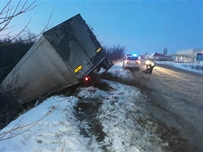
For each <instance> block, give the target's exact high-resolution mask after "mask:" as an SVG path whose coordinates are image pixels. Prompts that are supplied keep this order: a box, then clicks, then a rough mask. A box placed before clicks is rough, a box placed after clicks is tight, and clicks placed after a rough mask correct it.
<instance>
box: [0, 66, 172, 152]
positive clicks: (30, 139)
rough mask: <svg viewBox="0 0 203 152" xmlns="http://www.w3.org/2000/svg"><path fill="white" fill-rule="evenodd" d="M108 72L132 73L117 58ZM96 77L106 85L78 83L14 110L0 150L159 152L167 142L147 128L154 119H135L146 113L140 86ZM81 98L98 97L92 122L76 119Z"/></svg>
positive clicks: (93, 99)
mask: <svg viewBox="0 0 203 152" xmlns="http://www.w3.org/2000/svg"><path fill="white" fill-rule="evenodd" d="M108 72H109V73H111V74H112V75H115V76H118V77H122V78H124V79H133V76H132V75H131V73H130V72H129V71H128V70H123V69H122V65H121V62H120V63H118V64H115V65H114V66H113V67H112V68H111V69H110V70H109V71H108ZM101 83H103V84H106V85H107V86H108V87H107V88H108V89H106V90H105V89H99V88H97V87H87V88H84V87H80V88H78V90H77V92H76V94H75V95H74V96H52V97H50V98H48V99H46V100H45V101H44V102H42V103H41V104H39V105H37V106H36V107H35V108H33V109H31V110H30V111H28V112H26V113H25V114H22V115H21V116H19V117H18V118H17V119H16V120H14V121H12V122H11V123H10V124H9V125H8V126H6V127H5V128H4V129H2V130H1V131H0V151H1V152H53V151H56V152H89V151H91V152H100V151H112V152H113V151H114V152H142V151H143V152H144V151H150V152H159V151H164V149H167V147H168V143H167V142H164V141H162V140H161V139H160V137H158V136H157V135H156V134H153V133H152V132H153V130H155V127H156V125H154V124H153V122H151V121H147V122H146V124H145V125H144V127H143V125H141V124H140V123H139V122H140V121H141V120H140V119H141V118H142V117H145V116H146V115H147V114H146V113H145V112H144V110H143V109H142V108H140V107H139V104H138V103H139V101H140V99H141V98H142V94H141V93H140V90H139V89H137V88H135V87H132V86H127V85H123V84H120V83H117V82H113V81H107V80H101ZM80 102H82V104H83V105H88V104H95V103H97V102H98V105H99V106H98V111H97V112H96V115H95V118H94V119H95V122H92V121H88V119H79V115H80V117H81V116H83V114H84V115H85V113H84V112H85V110H84V107H80V106H78V105H81V104H80ZM89 110H90V112H91V109H89ZM93 111H95V109H92V112H93ZM96 122H97V123H99V124H100V125H101V126H102V127H101V130H99V132H101V133H102V134H103V138H100V139H98V136H99V135H98V134H94V133H93V131H91V130H93V127H92V126H95V123H96ZM147 127H148V128H150V130H151V131H150V132H149V131H148V130H147V129H146V128H147ZM97 129H98V128H97V127H94V130H96V131H97ZM81 130H82V131H83V133H82V131H81ZM84 132H85V134H84Z"/></svg>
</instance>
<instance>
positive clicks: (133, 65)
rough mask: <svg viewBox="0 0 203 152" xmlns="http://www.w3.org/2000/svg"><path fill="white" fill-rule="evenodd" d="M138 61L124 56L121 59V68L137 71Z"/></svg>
mask: <svg viewBox="0 0 203 152" xmlns="http://www.w3.org/2000/svg"><path fill="white" fill-rule="evenodd" d="M139 64H140V61H139V59H138V57H136V56H126V57H124V59H123V68H124V69H127V68H128V69H136V70H139V69H140V67H139Z"/></svg>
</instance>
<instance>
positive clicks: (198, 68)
mask: <svg viewBox="0 0 203 152" xmlns="http://www.w3.org/2000/svg"><path fill="white" fill-rule="evenodd" d="M155 62H156V63H157V64H163V65H169V66H174V67H176V68H180V69H183V70H188V71H192V72H196V73H202V74H203V64H197V63H176V62H170V61H155Z"/></svg>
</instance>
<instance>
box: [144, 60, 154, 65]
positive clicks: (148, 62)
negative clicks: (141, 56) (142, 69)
mask: <svg viewBox="0 0 203 152" xmlns="http://www.w3.org/2000/svg"><path fill="white" fill-rule="evenodd" d="M145 64H146V65H151V66H154V65H155V64H154V62H153V61H149V60H147V61H145Z"/></svg>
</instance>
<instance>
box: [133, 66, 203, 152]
mask: <svg viewBox="0 0 203 152" xmlns="http://www.w3.org/2000/svg"><path fill="white" fill-rule="evenodd" d="M132 74H133V76H134V77H135V78H136V79H137V81H139V83H141V85H143V86H146V87H147V88H148V89H144V90H143V91H144V92H146V95H147V97H148V98H149V99H150V100H149V102H148V103H147V104H146V105H145V106H146V109H148V111H149V112H150V113H151V114H152V116H153V117H154V118H155V119H157V120H159V121H160V122H163V123H165V124H166V125H167V126H170V127H171V128H174V129H175V130H177V131H178V132H177V134H179V136H180V137H182V138H184V139H186V140H187V141H188V142H189V143H190V144H191V145H192V146H193V148H194V151H203V75H199V74H194V73H188V72H185V71H182V70H177V69H172V68H167V67H160V66H156V67H155V68H154V70H153V73H152V75H149V74H144V73H143V72H138V71H134V72H132ZM143 88H145V87H143Z"/></svg>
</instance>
